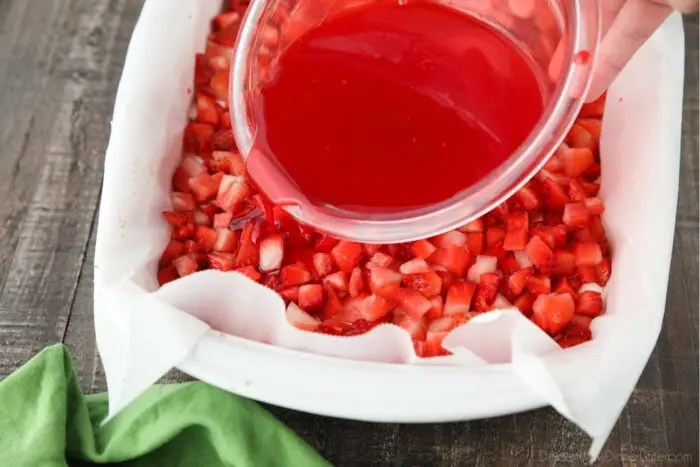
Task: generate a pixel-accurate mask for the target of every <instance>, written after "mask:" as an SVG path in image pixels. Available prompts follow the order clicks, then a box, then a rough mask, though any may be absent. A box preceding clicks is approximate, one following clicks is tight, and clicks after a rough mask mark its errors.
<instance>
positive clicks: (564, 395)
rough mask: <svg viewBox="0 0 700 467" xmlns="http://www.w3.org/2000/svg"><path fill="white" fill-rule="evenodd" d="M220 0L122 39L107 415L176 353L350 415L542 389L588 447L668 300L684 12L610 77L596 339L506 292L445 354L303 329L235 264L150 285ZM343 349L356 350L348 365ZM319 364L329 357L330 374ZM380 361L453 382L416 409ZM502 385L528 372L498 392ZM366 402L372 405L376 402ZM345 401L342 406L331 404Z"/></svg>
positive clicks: (161, 2)
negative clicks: (609, 261) (550, 331)
mask: <svg viewBox="0 0 700 467" xmlns="http://www.w3.org/2000/svg"><path fill="white" fill-rule="evenodd" d="M219 9H220V1H219V0H199V1H196V2H195V1H189V2H172V1H171V0H147V1H146V2H145V5H144V9H143V11H142V14H141V17H140V20H139V22H138V25H137V27H136V29H135V31H134V34H133V37H132V40H131V44H130V46H129V50H128V55H127V59H126V64H125V67H124V72H123V75H122V79H121V83H120V86H119V92H118V94H117V100H116V104H115V109H114V118H113V121H112V135H111V138H110V142H109V147H108V150H107V157H106V162H105V176H104V188H103V194H102V202H101V207H100V219H99V226H98V234H97V250H96V255H95V327H96V333H97V344H98V348H99V351H100V355H101V357H102V360H103V363H104V367H105V371H106V375H107V385H108V388H109V403H110V412H109V413H110V417H111V416H113V415H114V414H116V413H117V412H118V411H120V410H121V409H122V408H124V407H125V406H126V405H127V404H129V403H130V402H131V401H132V400H133V399H134V398H136V397H137V396H138V395H139V394H140V393H142V392H143V391H144V390H145V389H146V388H147V387H148V386H149V385H151V384H153V383H155V382H156V381H157V380H158V379H159V378H160V377H161V376H163V375H164V374H165V373H166V372H167V371H168V370H170V369H171V368H173V367H176V366H179V367H181V368H183V369H185V370H186V371H189V372H190V373H191V374H193V375H196V376H199V377H200V378H202V379H205V380H207V381H208V382H210V383H212V384H215V385H217V386H220V387H223V388H225V389H228V390H231V391H234V392H237V393H240V394H243V395H246V396H248V397H252V398H257V399H259V400H264V401H270V402H273V403H278V404H280V405H287V406H288V407H292V408H301V409H303V410H309V411H314V412H317V413H322V414H336V415H339V416H346V417H351V418H357V419H369V420H377V421H408V422H410V421H414V422H418V421H447V420H451V419H454V418H455V417H458V418H459V419H469V418H476V417H484V416H492V415H500V414H503V413H511V412H515V411H519V410H525V409H529V408H532V407H535V406H538V405H545V404H549V405H551V406H553V407H554V408H555V409H556V410H557V411H559V412H560V413H561V414H562V415H563V416H565V417H567V418H568V419H569V420H571V421H572V422H574V423H576V424H578V425H579V426H580V427H581V428H582V429H583V430H585V431H586V432H587V433H588V434H589V435H590V436H591V437H592V438H593V445H592V447H591V455H592V456H593V458H595V457H597V455H598V454H599V453H600V451H601V449H602V447H603V445H604V443H605V440H606V439H607V436H608V434H609V433H610V431H611V429H612V427H613V426H614V424H615V422H616V420H617V418H618V416H619V414H620V412H621V410H622V408H623V407H624V405H625V403H626V402H627V400H628V398H629V396H630V394H631V393H632V391H633V389H634V387H635V385H636V383H637V380H638V378H639V376H640V374H641V372H642V370H643V368H644V366H645V364H646V362H647V360H648V358H649V355H650V353H651V351H652V349H653V348H654V345H655V343H656V340H657V337H658V335H659V331H660V327H661V322H662V319H663V314H664V308H665V298H666V287H667V282H668V272H669V266H670V259H671V247H672V241H673V229H674V222H675V211H676V200H677V189H678V168H679V154H680V130H681V107H682V89H683V86H682V84H683V52H684V44H683V32H682V23H681V19H680V16H673V17H671V18H670V19H669V20H668V22H667V23H666V24H665V25H664V26H663V27H662V28H661V29H660V30H659V31H658V32H657V34H656V35H655V36H654V37H653V38H652V39H651V40H650V42H649V43H648V44H647V45H646V46H645V47H644V48H643V49H642V50H641V51H640V52H639V53H638V54H637V55H636V56H635V58H634V59H633V60H632V63H631V64H630V65H629V67H628V68H627V69H626V70H625V71H624V73H623V74H622V75H621V76H620V78H619V79H618V80H617V82H616V83H615V84H614V86H613V87H612V88H611V89H610V92H609V97H608V103H607V108H606V114H605V120H604V125H603V135H602V141H601V152H602V158H603V175H602V191H601V196H602V198H603V199H604V201H605V203H606V208H607V209H606V212H605V214H604V215H603V222H604V224H605V227H606V229H607V231H608V235H609V238H610V241H611V244H612V247H613V252H614V257H613V273H612V276H611V279H610V282H609V284H608V286H607V288H606V291H605V295H604V296H605V299H606V302H607V311H606V313H605V315H604V316H602V317H600V318H598V319H596V320H594V322H593V324H592V330H593V334H594V339H593V341H591V342H589V343H586V344H584V345H581V346H577V347H575V348H572V349H567V350H562V349H560V348H559V347H558V345H556V344H555V343H554V342H553V341H552V340H551V339H550V338H549V337H548V336H547V335H545V334H544V333H543V332H542V331H540V330H539V329H538V328H537V327H536V326H534V325H533V324H532V323H531V322H530V321H529V320H526V319H524V318H523V317H522V316H521V314H520V313H519V312H518V311H517V310H500V311H496V312H493V313H490V314H488V315H485V316H483V319H481V320H478V321H477V320H473V321H471V322H470V323H468V324H466V325H465V326H463V327H461V328H459V329H457V330H455V331H453V332H452V333H451V334H450V335H449V336H448V337H447V339H446V340H445V346H446V347H448V348H450V349H451V350H452V351H453V352H454V354H455V355H454V356H451V357H445V358H438V359H428V360H423V359H419V358H417V357H415V354H414V352H413V347H412V345H411V341H410V338H409V336H408V334H406V333H405V332H404V331H403V330H401V329H400V328H398V327H395V326H393V325H383V326H380V327H378V328H375V329H374V330H373V331H372V332H370V333H368V334H365V335H362V336H357V337H352V338H346V337H335V336H326V335H321V334H313V333H307V332H302V331H299V330H297V329H296V328H294V327H292V326H290V325H289V324H288V323H287V321H286V319H285V316H284V304H283V302H282V300H281V299H280V298H279V297H278V296H277V295H276V294H275V293H274V292H272V291H270V290H268V289H266V288H264V287H262V286H260V285H258V284H255V283H253V282H252V281H250V280H248V279H247V278H245V277H243V276H240V275H238V274H236V273H222V272H219V271H203V272H199V273H195V274H193V275H191V276H188V277H186V278H184V279H181V280H178V281H175V282H172V283H169V284H167V285H166V286H164V287H163V288H161V289H158V287H157V283H156V279H155V277H156V268H157V262H158V258H159V257H160V254H161V253H162V250H163V248H164V246H165V245H166V243H167V241H168V238H169V228H168V226H167V225H166V223H165V222H164V221H162V219H161V216H160V212H161V211H163V210H168V209H170V201H169V199H170V198H169V189H170V179H171V175H172V173H173V171H174V169H175V167H176V166H177V164H178V162H179V158H180V148H181V138H182V131H183V128H184V124H185V122H186V118H187V110H188V107H189V104H190V101H191V98H192V95H191V90H190V88H191V86H192V75H193V69H194V60H193V57H194V54H195V52H197V51H202V50H203V49H204V44H205V40H206V35H207V31H208V28H209V20H210V19H211V18H212V16H213V15H214V14H215V13H216V12H217V11H218V10H219ZM229 336H235V337H229ZM239 338H245V339H247V340H244V341H241V339H239ZM217 339H218V340H217ZM252 341H254V342H252ZM236 342H239V343H238V344H236ZM246 342H250V345H248V344H246ZM259 343H262V344H259ZM266 344H267V345H266ZM251 345H254V346H257V347H255V349H256V350H255V352H252V351H251V350H250V349H251ZM299 351H302V352H299ZM310 354H315V355H324V356H330V357H341V358H342V359H344V360H339V359H335V358H331V359H328V358H325V359H323V360H322V362H323V363H320V362H321V360H319V363H318V365H317V364H316V363H315V362H316V359H317V357H315V356H313V355H310ZM347 359H352V360H358V361H361V362H357V364H353V365H354V366H349V365H348V360H347ZM329 362H330V363H331V365H330V366H329ZM364 362H384V363H392V364H402V365H383V366H382V365H381V364H379V363H364ZM403 364H405V365H403ZM315 365H317V366H315ZM212 368H216V369H215V370H212ZM294 368H296V369H297V370H298V371H297V372H296V373H294V372H292V371H291V370H290V369H294ZM322 368H323V370H322ZM328 368H334V370H328ZM329 371H333V372H334V373H335V374H334V375H333V377H332V378H330V380H331V381H330V382H329V381H328V380H329V374H328V372H329ZM246 372H247V373H246ZM265 372H268V373H271V372H272V373H273V374H271V375H267V376H266V377H267V378H273V379H274V381H275V383H274V384H272V389H270V387H263V385H260V386H255V385H252V386H251V385H250V381H251V380H252V379H253V377H252V376H246V377H245V378H243V379H240V377H241V375H242V374H248V375H251V374H255V375H258V376H256V378H257V379H258V380H262V379H264V376H263V374H264V373H265ZM321 372H323V374H321ZM301 374H303V375H305V376H300V375H301ZM372 374H374V375H375V376H376V377H377V378H380V377H381V378H385V381H386V385H387V386H389V385H391V384H392V382H393V383H396V384H399V382H400V384H401V385H402V387H404V388H409V389H406V391H401V392H402V394H403V393H404V392H405V393H406V394H405V395H406V397H408V396H410V395H411V391H417V390H421V391H422V390H423V389H422V388H423V387H425V388H426V390H427V388H428V386H429V384H430V382H431V381H436V382H437V381H448V379H446V378H450V379H449V381H451V382H450V383H449V384H448V385H449V391H445V399H446V400H447V399H449V394H447V393H449V392H450V391H451V392H452V393H454V394H456V395H457V396H459V397H457V398H456V399H455V400H450V401H449V404H451V406H450V407H447V406H440V402H437V403H435V406H434V407H433V408H434V410H433V411H432V413H434V414H435V415H434V416H430V415H425V414H421V413H419V412H420V410H421V409H420V407H419V405H420V404H418V405H416V404H408V403H406V405H405V406H404V405H401V404H402V403H403V402H402V401H404V399H402V398H401V395H397V393H396V392H394V393H393V396H392V397H390V398H388V397H386V396H384V397H385V399H377V397H380V396H377V395H375V394H374V393H376V392H377V391H376V390H374V389H373V386H372V384H376V381H377V380H376V379H375V380H373V381H375V382H374V383H372V381H370V379H369V377H367V379H366V380H364V379H363V378H364V377H365V375H372ZM350 376H352V384H348V381H349V379H350ZM295 377H296V378H297V379H296V380H295ZM298 378H301V379H304V378H306V379H305V381H308V382H309V384H308V385H307V386H304V385H303V384H302V383H303V381H302V382H300V381H298ZM233 381H238V382H240V381H243V383H244V384H242V385H241V384H238V383H236V384H234V383H233ZM317 383H318V384H317ZM278 384H288V386H289V389H288V390H287V391H286V392H285V393H284V394H285V395H284V396H283V395H280V394H281V393H280V392H279V391H277V392H275V388H274V386H277V385H278ZM295 384H296V386H295ZM329 385H330V386H329ZM504 385H506V386H512V387H513V388H515V387H517V388H521V387H522V388H524V389H519V390H518V395H516V396H513V395H508V396H507V397H506V396H505V395H504V394H506V392H507V388H506V389H504ZM314 386H318V387H316V388H314ZM319 387H323V388H324V391H325V392H324V394H325V396H326V397H321V398H320V399H321V400H319V397H317V395H315V393H314V390H318V388H319ZM477 390H478V392H477ZM499 394H501V396H498V395H499ZM285 397H286V399H285ZM411 397H413V396H411ZM498 397H502V399H498ZM353 398H356V400H357V401H358V402H357V404H356V406H355V407H356V408H352V407H353V405H352V401H353V400H354V399H353ZM361 398H364V399H361ZM475 398H480V399H478V400H476V401H475ZM406 400H408V399H406ZM412 400H415V398H413V399H412ZM340 401H342V402H340ZM362 401H368V402H367V404H368V405H367V406H366V407H363V406H362V404H363V402H362ZM460 401H462V402H460ZM370 402H374V403H376V404H375V406H376V407H379V408H373V409H370V408H369V404H370ZM340 403H343V404H344V405H343V407H342V408H341V407H338V409H337V410H335V409H333V408H332V407H333V404H340ZM446 403H447V402H445V404H446ZM460 404H461V406H460ZM414 405H415V407H414ZM348 407H351V408H348ZM373 407H374V406H373ZM489 407H491V408H489ZM494 407H495V408H494ZM452 412H454V414H456V415H449V414H450V413H452Z"/></svg>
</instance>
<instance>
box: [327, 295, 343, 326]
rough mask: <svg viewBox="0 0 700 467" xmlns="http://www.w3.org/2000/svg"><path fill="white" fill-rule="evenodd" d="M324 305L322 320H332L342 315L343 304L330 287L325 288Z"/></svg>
mask: <svg viewBox="0 0 700 467" xmlns="http://www.w3.org/2000/svg"><path fill="white" fill-rule="evenodd" d="M325 291H326V304H325V306H324V307H323V317H324V319H328V318H333V317H336V316H339V315H341V314H342V313H343V304H342V303H340V299H339V298H338V295H337V294H336V293H335V291H334V290H333V288H332V287H325Z"/></svg>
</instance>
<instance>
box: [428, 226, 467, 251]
mask: <svg viewBox="0 0 700 467" xmlns="http://www.w3.org/2000/svg"><path fill="white" fill-rule="evenodd" d="M430 240H431V243H432V244H433V245H435V246H436V247H438V248H450V247H453V246H464V244H465V243H466V242H467V236H466V235H465V234H463V233H462V232H460V231H459V230H450V231H449V232H445V233H444V234H441V235H438V236H437V237H433V238H431V239H430Z"/></svg>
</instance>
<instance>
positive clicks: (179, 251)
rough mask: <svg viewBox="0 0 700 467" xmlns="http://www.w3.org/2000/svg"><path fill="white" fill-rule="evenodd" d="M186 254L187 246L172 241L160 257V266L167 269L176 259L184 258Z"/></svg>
mask: <svg viewBox="0 0 700 467" xmlns="http://www.w3.org/2000/svg"><path fill="white" fill-rule="evenodd" d="M184 253H185V245H184V244H183V243H182V242H179V241H177V240H170V242H168V246H166V247H165V251H163V254H162V255H161V257H160V262H159V264H160V266H161V267H167V266H170V265H171V264H172V262H173V260H174V259H175V258H177V257H178V256H182V255H183V254H184Z"/></svg>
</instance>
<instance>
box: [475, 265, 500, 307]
mask: <svg viewBox="0 0 700 467" xmlns="http://www.w3.org/2000/svg"><path fill="white" fill-rule="evenodd" d="M500 283H501V276H499V275H498V274H496V273H495V272H489V273H486V274H482V275H481V279H480V280H479V285H477V286H476V293H475V294H474V311H488V310H489V308H490V307H491V305H492V304H493V301H494V300H495V299H496V295H497V294H498V286H499V284H500Z"/></svg>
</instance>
